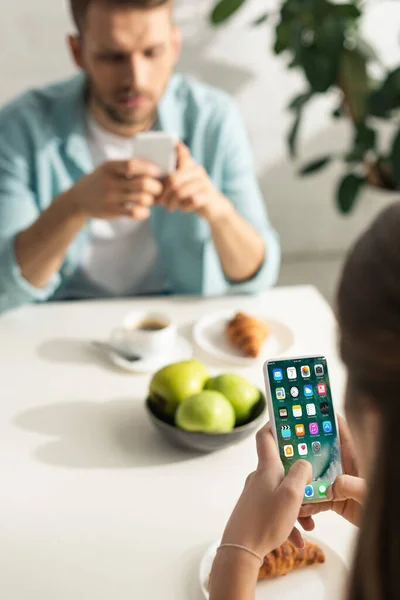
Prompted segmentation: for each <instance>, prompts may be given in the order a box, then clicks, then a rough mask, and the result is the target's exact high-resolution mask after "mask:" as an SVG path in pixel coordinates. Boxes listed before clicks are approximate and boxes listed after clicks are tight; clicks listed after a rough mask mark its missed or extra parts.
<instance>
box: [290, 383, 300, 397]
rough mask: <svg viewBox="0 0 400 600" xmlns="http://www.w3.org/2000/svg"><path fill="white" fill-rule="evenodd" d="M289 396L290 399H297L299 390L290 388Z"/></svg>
mask: <svg viewBox="0 0 400 600" xmlns="http://www.w3.org/2000/svg"><path fill="white" fill-rule="evenodd" d="M290 395H291V396H292V398H298V397H299V388H297V387H295V386H293V387H292V388H290Z"/></svg>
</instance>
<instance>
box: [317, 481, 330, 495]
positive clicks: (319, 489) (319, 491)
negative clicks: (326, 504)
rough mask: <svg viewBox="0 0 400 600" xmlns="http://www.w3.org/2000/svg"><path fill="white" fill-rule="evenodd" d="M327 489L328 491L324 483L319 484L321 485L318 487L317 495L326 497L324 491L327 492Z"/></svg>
mask: <svg viewBox="0 0 400 600" xmlns="http://www.w3.org/2000/svg"><path fill="white" fill-rule="evenodd" d="M327 489H328V488H327V486H326V485H325V483H321V484H320V485H319V486H318V494H319V495H320V496H326V490H327Z"/></svg>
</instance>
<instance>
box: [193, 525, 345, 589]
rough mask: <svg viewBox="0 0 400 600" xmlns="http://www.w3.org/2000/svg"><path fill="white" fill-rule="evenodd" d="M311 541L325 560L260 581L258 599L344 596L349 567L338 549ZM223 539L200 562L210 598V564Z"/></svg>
mask: <svg viewBox="0 0 400 600" xmlns="http://www.w3.org/2000/svg"><path fill="white" fill-rule="evenodd" d="M307 539H308V540H309V541H310V542H313V543H316V544H318V546H320V547H321V548H322V550H323V551H324V553H325V559H326V560H325V562H324V563H323V564H321V565H315V566H313V567H305V568H304V569H299V570H298V571H292V572H291V573H288V575H286V576H285V577H280V578H278V579H271V580H269V581H260V582H259V583H258V584H257V589H256V600H271V598H284V599H285V600H309V598H318V600H338V598H343V597H344V596H343V590H344V589H345V584H346V579H347V576H348V570H347V567H346V565H345V564H344V562H343V560H342V559H341V558H340V556H339V555H338V554H336V552H334V551H333V550H332V548H330V546H327V545H326V544H324V543H322V542H321V541H320V540H316V539H315V538H312V537H310V536H307ZM219 544H220V542H215V543H214V544H212V545H211V546H210V547H209V548H208V550H207V551H206V553H205V554H204V556H203V558H202V561H201V564H200V586H201V591H202V592H203V594H204V597H205V598H206V599H207V600H208V598H209V593H208V580H209V577H210V573H211V567H212V564H213V561H214V558H215V554H216V552H217V548H218V546H219Z"/></svg>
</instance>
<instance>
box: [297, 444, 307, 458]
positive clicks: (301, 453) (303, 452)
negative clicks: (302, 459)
mask: <svg viewBox="0 0 400 600" xmlns="http://www.w3.org/2000/svg"><path fill="white" fill-rule="evenodd" d="M298 449H299V456H307V454H308V448H307V444H299V445H298Z"/></svg>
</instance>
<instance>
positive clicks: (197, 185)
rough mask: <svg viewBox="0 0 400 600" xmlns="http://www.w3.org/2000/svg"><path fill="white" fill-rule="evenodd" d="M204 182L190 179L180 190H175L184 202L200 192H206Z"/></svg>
mask: <svg viewBox="0 0 400 600" xmlns="http://www.w3.org/2000/svg"><path fill="white" fill-rule="evenodd" d="M204 191H205V190H204V183H203V182H202V181H188V182H187V183H185V184H184V185H183V186H182V187H181V188H180V189H179V190H177V191H176V192H175V196H176V198H177V200H178V202H184V201H185V200H188V199H190V198H194V197H195V196H197V195H198V194H199V195H200V194H203V193H204Z"/></svg>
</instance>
